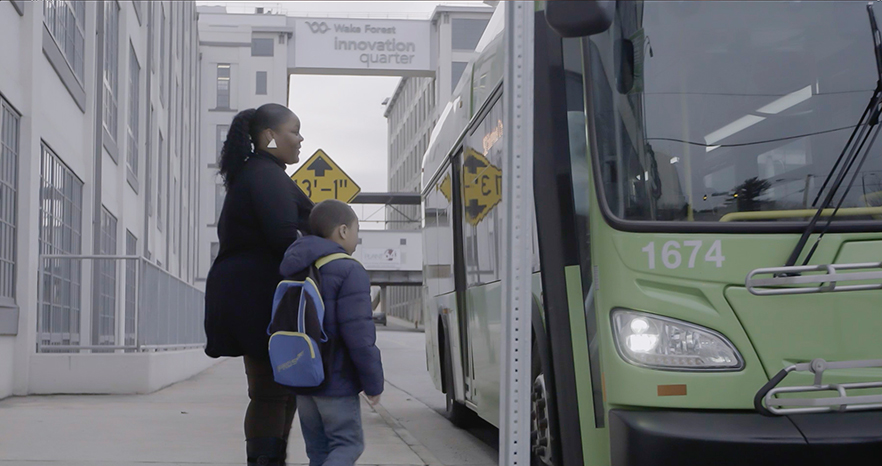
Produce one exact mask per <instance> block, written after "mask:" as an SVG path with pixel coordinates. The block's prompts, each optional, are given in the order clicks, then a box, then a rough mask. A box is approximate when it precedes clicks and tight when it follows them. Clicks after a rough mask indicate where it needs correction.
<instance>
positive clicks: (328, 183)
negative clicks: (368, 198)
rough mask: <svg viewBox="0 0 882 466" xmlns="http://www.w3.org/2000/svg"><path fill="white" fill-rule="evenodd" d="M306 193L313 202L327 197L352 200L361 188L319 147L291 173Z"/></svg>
mask: <svg viewBox="0 0 882 466" xmlns="http://www.w3.org/2000/svg"><path fill="white" fill-rule="evenodd" d="M291 179H292V180H294V182H295V183H297V186H298V187H299V188H300V190H301V191H303V192H304V194H306V195H307V197H309V199H310V200H312V202H315V203H319V202H321V201H324V200H327V199H336V200H338V201H343V202H347V203H348V202H351V201H352V200H353V199H355V196H357V195H358V193H360V192H361V188H360V187H359V186H358V185H357V184H355V181H353V180H352V178H350V177H349V175H347V174H346V172H344V171H343V170H342V169H341V168H340V167H339V166H338V165H337V164H336V163H334V161H333V160H331V157H329V156H328V154H326V153H325V151H323V150H321V149H319V150H317V151H315V153H314V154H312V156H311V157H310V158H309V159H308V160H307V161H306V162H304V163H303V165H301V166H300V168H298V169H297V171H296V172H294V174H293V175H291Z"/></svg>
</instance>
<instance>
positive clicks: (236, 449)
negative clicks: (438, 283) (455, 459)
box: [0, 358, 438, 466]
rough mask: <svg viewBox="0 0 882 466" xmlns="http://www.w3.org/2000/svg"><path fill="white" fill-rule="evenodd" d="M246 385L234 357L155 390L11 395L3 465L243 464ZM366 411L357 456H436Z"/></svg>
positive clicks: (1, 440) (0, 452)
mask: <svg viewBox="0 0 882 466" xmlns="http://www.w3.org/2000/svg"><path fill="white" fill-rule="evenodd" d="M245 387H246V383H245V373H244V368H243V365H242V359H241V358H236V359H230V360H226V361H223V362H220V363H219V364H216V365H215V366H213V367H211V368H210V369H208V370H206V371H205V372H203V373H201V374H199V375H197V376H196V377H193V378H192V379H190V380H187V381H184V382H181V383H179V384H176V385H174V386H172V387H169V388H166V389H164V390H160V391H159V392H156V393H152V394H150V395H129V396H36V397H26V398H11V399H6V400H4V401H2V402H0V466H12V465H23V466H25V465H26V466H61V465H65V466H68V465H69V466H91V465H99V466H100V465H109V464H114V465H125V466H134V465H145V464H150V465H154V466H171V465H194V464H204V465H224V466H226V465H244V464H245V442H244V437H243V434H242V421H243V417H244V413H245V407H246V405H247V402H248V398H247V394H246V389H245ZM362 415H363V419H364V429H365V441H366V443H367V448H366V450H365V452H364V454H363V455H362V457H361V460H360V461H359V464H362V465H402V466H404V465H424V464H430V463H435V464H438V463H436V461H437V460H435V459H434V457H432V455H431V454H430V453H428V452H427V451H425V448H422V447H421V445H420V444H419V443H418V442H416V441H415V440H413V438H412V437H409V434H408V433H407V431H405V430H404V429H403V428H401V427H400V424H398V423H397V421H395V419H393V418H392V417H391V416H389V415H388V413H387V412H386V410H385V408H383V407H379V408H378V409H377V410H374V409H372V408H370V407H369V406H368V405H367V403H363V404H362ZM384 417H385V418H384ZM299 427H300V426H299V422H297V421H296V420H295V423H294V429H292V432H291V437H290V445H289V447H288V454H289V457H288V464H289V465H292V466H294V465H305V464H307V463H308V460H307V458H306V454H305V452H304V446H303V441H302V437H301V435H300V428H299ZM409 443H410V444H411V445H409ZM421 455H422V456H423V458H421V457H420V456H421Z"/></svg>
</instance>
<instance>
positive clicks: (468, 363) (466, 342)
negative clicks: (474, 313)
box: [451, 150, 474, 401]
mask: <svg viewBox="0 0 882 466" xmlns="http://www.w3.org/2000/svg"><path fill="white" fill-rule="evenodd" d="M451 165H452V167H453V170H452V172H453V180H452V181H453V189H452V191H453V219H454V220H453V236H454V238H453V239H454V241H453V242H454V254H455V255H456V257H457V258H458V260H455V261H453V263H454V280H455V282H456V308H457V317H458V318H457V330H458V333H459V349H460V358H461V359H460V361H459V363H460V367H462V378H463V383H464V390H463V393H464V398H465V400H467V401H473V399H474V397H473V384H472V374H473V369H474V364H473V361H472V357H471V354H472V350H471V339H470V338H469V319H470V315H469V305H468V299H467V297H466V293H467V291H468V284H467V281H466V262H467V261H468V256H467V253H466V251H467V250H468V249H469V248H468V247H466V246H465V245H464V243H463V193H462V150H460V151H459V152H458V153H457V155H456V156H455V157H454V158H453V161H452V164H451ZM463 259H465V260H463Z"/></svg>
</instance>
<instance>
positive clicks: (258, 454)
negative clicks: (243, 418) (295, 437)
mask: <svg viewBox="0 0 882 466" xmlns="http://www.w3.org/2000/svg"><path fill="white" fill-rule="evenodd" d="M284 445H285V442H284V441H283V440H282V439H280V438H275V437H260V438H253V439H251V440H246V441H245V452H246V454H247V455H248V466H278V465H281V464H282V461H283V456H284V452H285V450H284V449H283V446H284Z"/></svg>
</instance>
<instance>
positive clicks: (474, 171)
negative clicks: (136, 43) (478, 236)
mask: <svg viewBox="0 0 882 466" xmlns="http://www.w3.org/2000/svg"><path fill="white" fill-rule="evenodd" d="M462 180H463V183H462V184H463V189H462V192H463V209H464V210H465V216H466V220H467V221H468V223H469V224H471V225H472V226H477V225H478V224H479V223H481V220H484V217H486V216H487V214H488V213H490V211H491V210H493V208H494V207H496V204H499V202H500V201H501V200H502V170H500V169H499V167H496V166H495V165H493V164H492V163H490V161H489V160H487V157H485V156H484V155H482V154H480V153H479V152H477V151H476V150H474V149H472V148H470V147H466V148H465V150H464V151H463V161H462ZM442 193H443V192H442Z"/></svg>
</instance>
